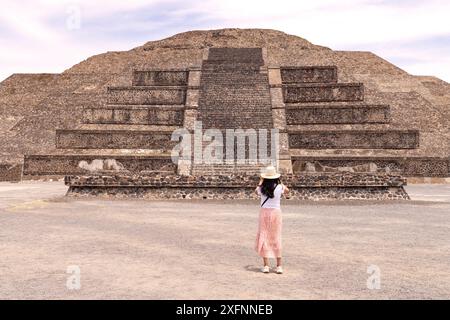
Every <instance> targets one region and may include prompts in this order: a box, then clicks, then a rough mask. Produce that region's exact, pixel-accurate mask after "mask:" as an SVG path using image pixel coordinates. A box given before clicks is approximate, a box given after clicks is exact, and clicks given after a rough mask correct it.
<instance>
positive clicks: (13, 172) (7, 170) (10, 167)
mask: <svg viewBox="0 0 450 320" xmlns="http://www.w3.org/2000/svg"><path fill="white" fill-rule="evenodd" d="M21 180H22V164H17V163H0V182H2V181H11V182H18V181H21Z"/></svg>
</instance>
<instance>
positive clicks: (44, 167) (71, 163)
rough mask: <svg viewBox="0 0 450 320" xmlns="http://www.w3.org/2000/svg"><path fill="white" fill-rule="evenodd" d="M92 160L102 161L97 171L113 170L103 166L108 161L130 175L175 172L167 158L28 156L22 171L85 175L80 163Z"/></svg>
mask: <svg viewBox="0 0 450 320" xmlns="http://www.w3.org/2000/svg"><path fill="white" fill-rule="evenodd" d="M94 160H97V161H98V160H100V161H102V168H101V169H100V170H98V171H102V170H103V169H105V170H107V169H110V170H113V169H114V167H105V166H104V164H103V162H105V161H108V160H114V161H116V164H118V165H121V166H123V170H125V171H127V172H130V173H140V172H143V171H157V172H169V173H172V174H173V173H175V172H176V170H177V166H176V164H174V163H173V162H172V160H171V158H170V157H167V156H166V157H161V156H153V157H150V156H120V155H114V156H112V155H109V156H108V155H104V156H99V155H29V156H25V161H24V170H23V171H24V174H25V175H38V176H45V175H73V174H86V173H87V172H88V171H89V170H87V169H83V168H82V167H81V166H80V163H81V162H85V163H86V164H88V165H92V163H93V161H94ZM94 171H95V170H94ZM113 171H114V170H113Z"/></svg>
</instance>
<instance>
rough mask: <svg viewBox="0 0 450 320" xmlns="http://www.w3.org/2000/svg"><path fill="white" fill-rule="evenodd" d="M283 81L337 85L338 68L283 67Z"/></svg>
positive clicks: (285, 82)
mask: <svg viewBox="0 0 450 320" xmlns="http://www.w3.org/2000/svg"><path fill="white" fill-rule="evenodd" d="M280 73H281V81H282V83H283V84H288V83H336V82H337V80H338V78H337V67H336V66H307V67H281V68H280Z"/></svg>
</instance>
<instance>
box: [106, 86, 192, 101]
mask: <svg viewBox="0 0 450 320" xmlns="http://www.w3.org/2000/svg"><path fill="white" fill-rule="evenodd" d="M186 90H187V89H186V87H163V86H153V87H137V86H136V87H108V92H107V94H108V96H107V97H108V98H107V103H108V104H133V105H145V104H149V105H152V104H169V105H173V104H183V105H184V103H185V101H186Z"/></svg>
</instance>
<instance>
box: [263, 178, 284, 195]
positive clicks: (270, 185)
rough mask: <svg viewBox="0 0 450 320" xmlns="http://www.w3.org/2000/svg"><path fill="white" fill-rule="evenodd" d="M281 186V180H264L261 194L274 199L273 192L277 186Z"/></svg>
mask: <svg viewBox="0 0 450 320" xmlns="http://www.w3.org/2000/svg"><path fill="white" fill-rule="evenodd" d="M279 184H280V178H276V179H264V180H263V182H262V184H261V193H262V194H263V195H265V196H266V197H269V198H273V197H274V196H273V192H274V191H275V188H276V187H277V185H279Z"/></svg>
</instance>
